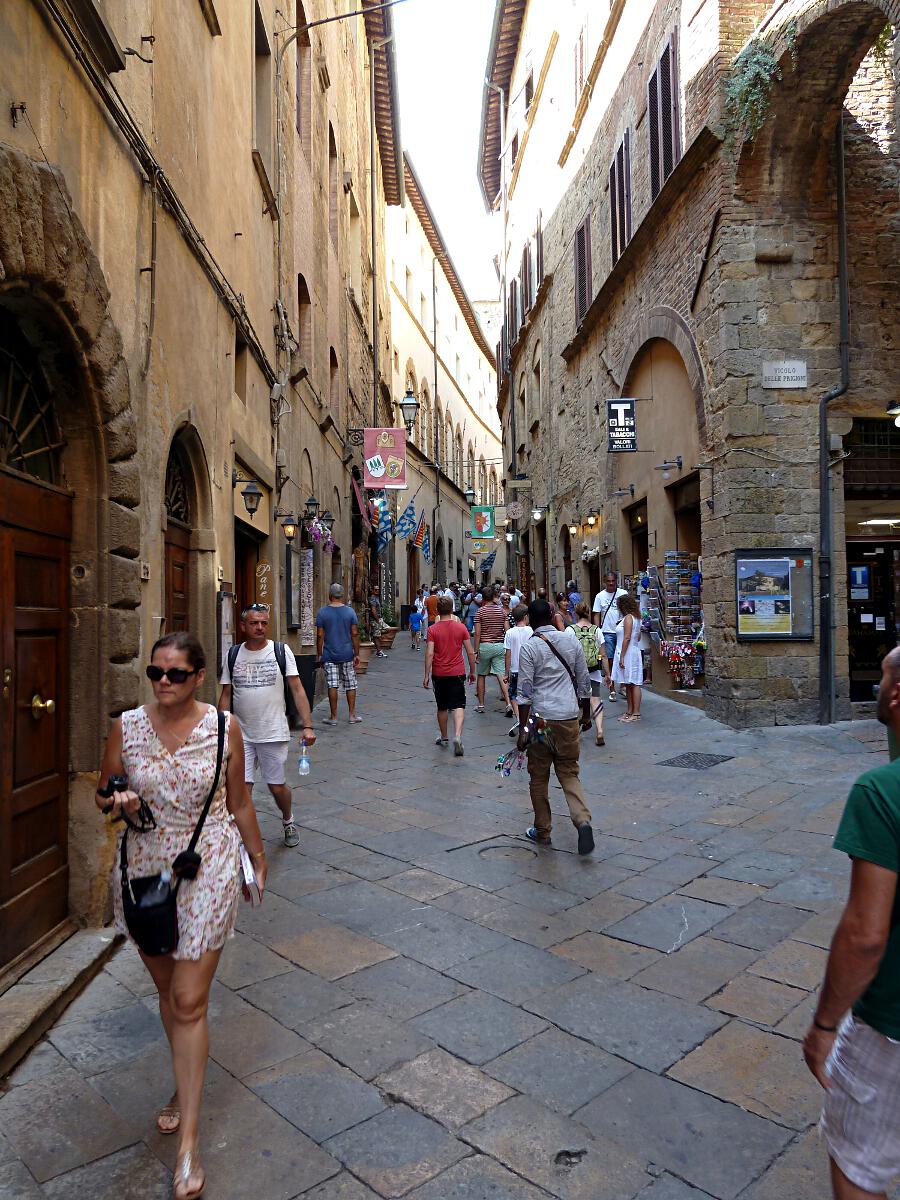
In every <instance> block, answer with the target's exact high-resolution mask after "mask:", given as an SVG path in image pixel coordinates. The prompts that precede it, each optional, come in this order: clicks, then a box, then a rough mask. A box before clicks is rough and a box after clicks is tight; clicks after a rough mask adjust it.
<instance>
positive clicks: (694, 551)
mask: <svg viewBox="0 0 900 1200" xmlns="http://www.w3.org/2000/svg"><path fill="white" fill-rule="evenodd" d="M669 498H670V499H671V501H672V508H673V510H674V512H675V549H676V550H684V551H686V552H687V553H688V554H690V555H693V556H698V555H699V554H700V553H701V542H700V476H699V475H693V476H691V478H690V479H685V480H684V482H683V483H679V484H677V485H676V486H675V487H673V488H669Z"/></svg>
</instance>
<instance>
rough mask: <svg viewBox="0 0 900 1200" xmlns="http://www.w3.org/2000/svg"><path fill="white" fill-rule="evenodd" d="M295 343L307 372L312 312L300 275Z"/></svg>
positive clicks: (309, 359) (307, 290)
mask: <svg viewBox="0 0 900 1200" xmlns="http://www.w3.org/2000/svg"><path fill="white" fill-rule="evenodd" d="M297 341H298V343H299V346H300V357H301V358H302V359H303V362H304V364H305V365H306V367H307V369H308V370H312V365H313V361H312V357H313V353H312V347H313V311H312V303H311V301H310V295H309V288H308V287H307V286H306V280H305V279H304V278H303V276H302V275H298V276H297Z"/></svg>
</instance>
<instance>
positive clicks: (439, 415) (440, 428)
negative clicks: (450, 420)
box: [431, 400, 444, 464]
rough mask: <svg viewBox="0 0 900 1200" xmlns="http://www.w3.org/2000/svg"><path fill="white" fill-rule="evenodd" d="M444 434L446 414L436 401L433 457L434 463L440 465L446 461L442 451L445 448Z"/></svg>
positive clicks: (438, 401)
mask: <svg viewBox="0 0 900 1200" xmlns="http://www.w3.org/2000/svg"><path fill="white" fill-rule="evenodd" d="M443 432H444V413H443V410H442V408H441V402H440V400H435V416H434V437H435V444H434V453H433V454H432V456H431V457H432V460H433V461H434V462H436V463H440V464H443V461H444V460H443V457H442V456H441V449H442V447H443V442H444V439H443Z"/></svg>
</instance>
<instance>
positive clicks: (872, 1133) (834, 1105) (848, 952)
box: [803, 648, 900, 1200]
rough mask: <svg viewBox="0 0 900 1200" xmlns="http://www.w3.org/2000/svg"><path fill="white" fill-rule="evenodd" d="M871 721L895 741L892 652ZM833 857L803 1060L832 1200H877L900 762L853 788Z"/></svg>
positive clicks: (899, 700)
mask: <svg viewBox="0 0 900 1200" xmlns="http://www.w3.org/2000/svg"><path fill="white" fill-rule="evenodd" d="M877 716H878V720H879V721H881V723H882V724H883V725H887V727H888V728H889V729H892V730H893V732H894V734H895V736H897V737H900V648H897V649H894V650H892V651H891V652H890V653H889V654H888V655H887V657H886V658H885V659H884V660H883V662H882V664H881V683H880V685H879V688H878V706H877ZM834 848H835V849H836V850H842V851H843V852H844V853H845V854H847V855H849V856H850V860H851V864H852V867H851V876H850V895H849V898H848V900H847V904H846V906H845V908H844V912H843V915H842V916H841V919H840V921H839V923H838V927H837V930H836V931H835V934H834V937H833V938H832V941H831V952H830V953H829V956H828V963H827V965H826V969H825V982H824V984H823V985H822V991H821V993H820V995H819V1002H818V1004H817V1005H816V1011H815V1014H814V1016H813V1020H812V1024H811V1025H810V1027H809V1032H808V1033H807V1035H806V1039H805V1041H804V1043H803V1054H804V1057H805V1058H806V1064H807V1066H808V1067H809V1069H810V1071H812V1073H813V1075H815V1077H816V1079H818V1081H819V1083H821V1085H822V1086H823V1087H824V1088H825V1089H826V1091H825V1105H824V1110H823V1113H822V1121H821V1126H820V1128H821V1130H822V1133H823V1135H824V1138H825V1144H826V1146H827V1147H828V1154H829V1158H830V1165H831V1185H832V1189H833V1191H834V1195H835V1197H836V1200H879V1198H880V1200H887V1196H888V1190H889V1189H890V1187H891V1184H892V1182H893V1181H894V1180H895V1179H896V1177H897V1175H898V1174H900V932H898V930H900V926H898V923H897V904H898V893H897V875H898V872H900V760H895V761H894V762H892V763H887V764H885V765H884V766H880V767H876V768H875V769H874V770H873V771H867V772H866V773H865V774H864V775H861V776H860V777H859V779H857V781H856V783H855V784H854V785H853V787H852V788H851V789H850V795H849V797H848V798H847V805H846V807H845V809H844V815H843V816H842V818H841V823H840V825H839V826H838V831H837V835H836V837H835V839H834ZM892 1194H893V1193H892Z"/></svg>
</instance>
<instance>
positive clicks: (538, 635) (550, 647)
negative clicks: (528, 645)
mask: <svg viewBox="0 0 900 1200" xmlns="http://www.w3.org/2000/svg"><path fill="white" fill-rule="evenodd" d="M534 636H535V637H536V638H537V639H538V641H539V642H543V643H544V645H545V646H546V647H547V649H548V650H549V651H550V653H551V654H553V655H555V656H556V658H558V659H559V661H560V662H561V663H562V665H563V666H564V667H565V668H566V670H567V671H568V673H569V678H570V679H571V680H572V687H573V688H574V689H575V699H576V700H578V698H579V697H578V684H577V683H576V682H575V672H574V671H573V670H572V668H571V667H570V666H569V664H568V663H567V662H566V660H565V659H564V658H563V656H562V655H561V654H560V652H559V651H558V650H557V648H556V647H555V646H554V645H553V643H552V642H549V641H547V639H546V638H545V637H544V635H543V634H542V633H536V634H535V635H534Z"/></svg>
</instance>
